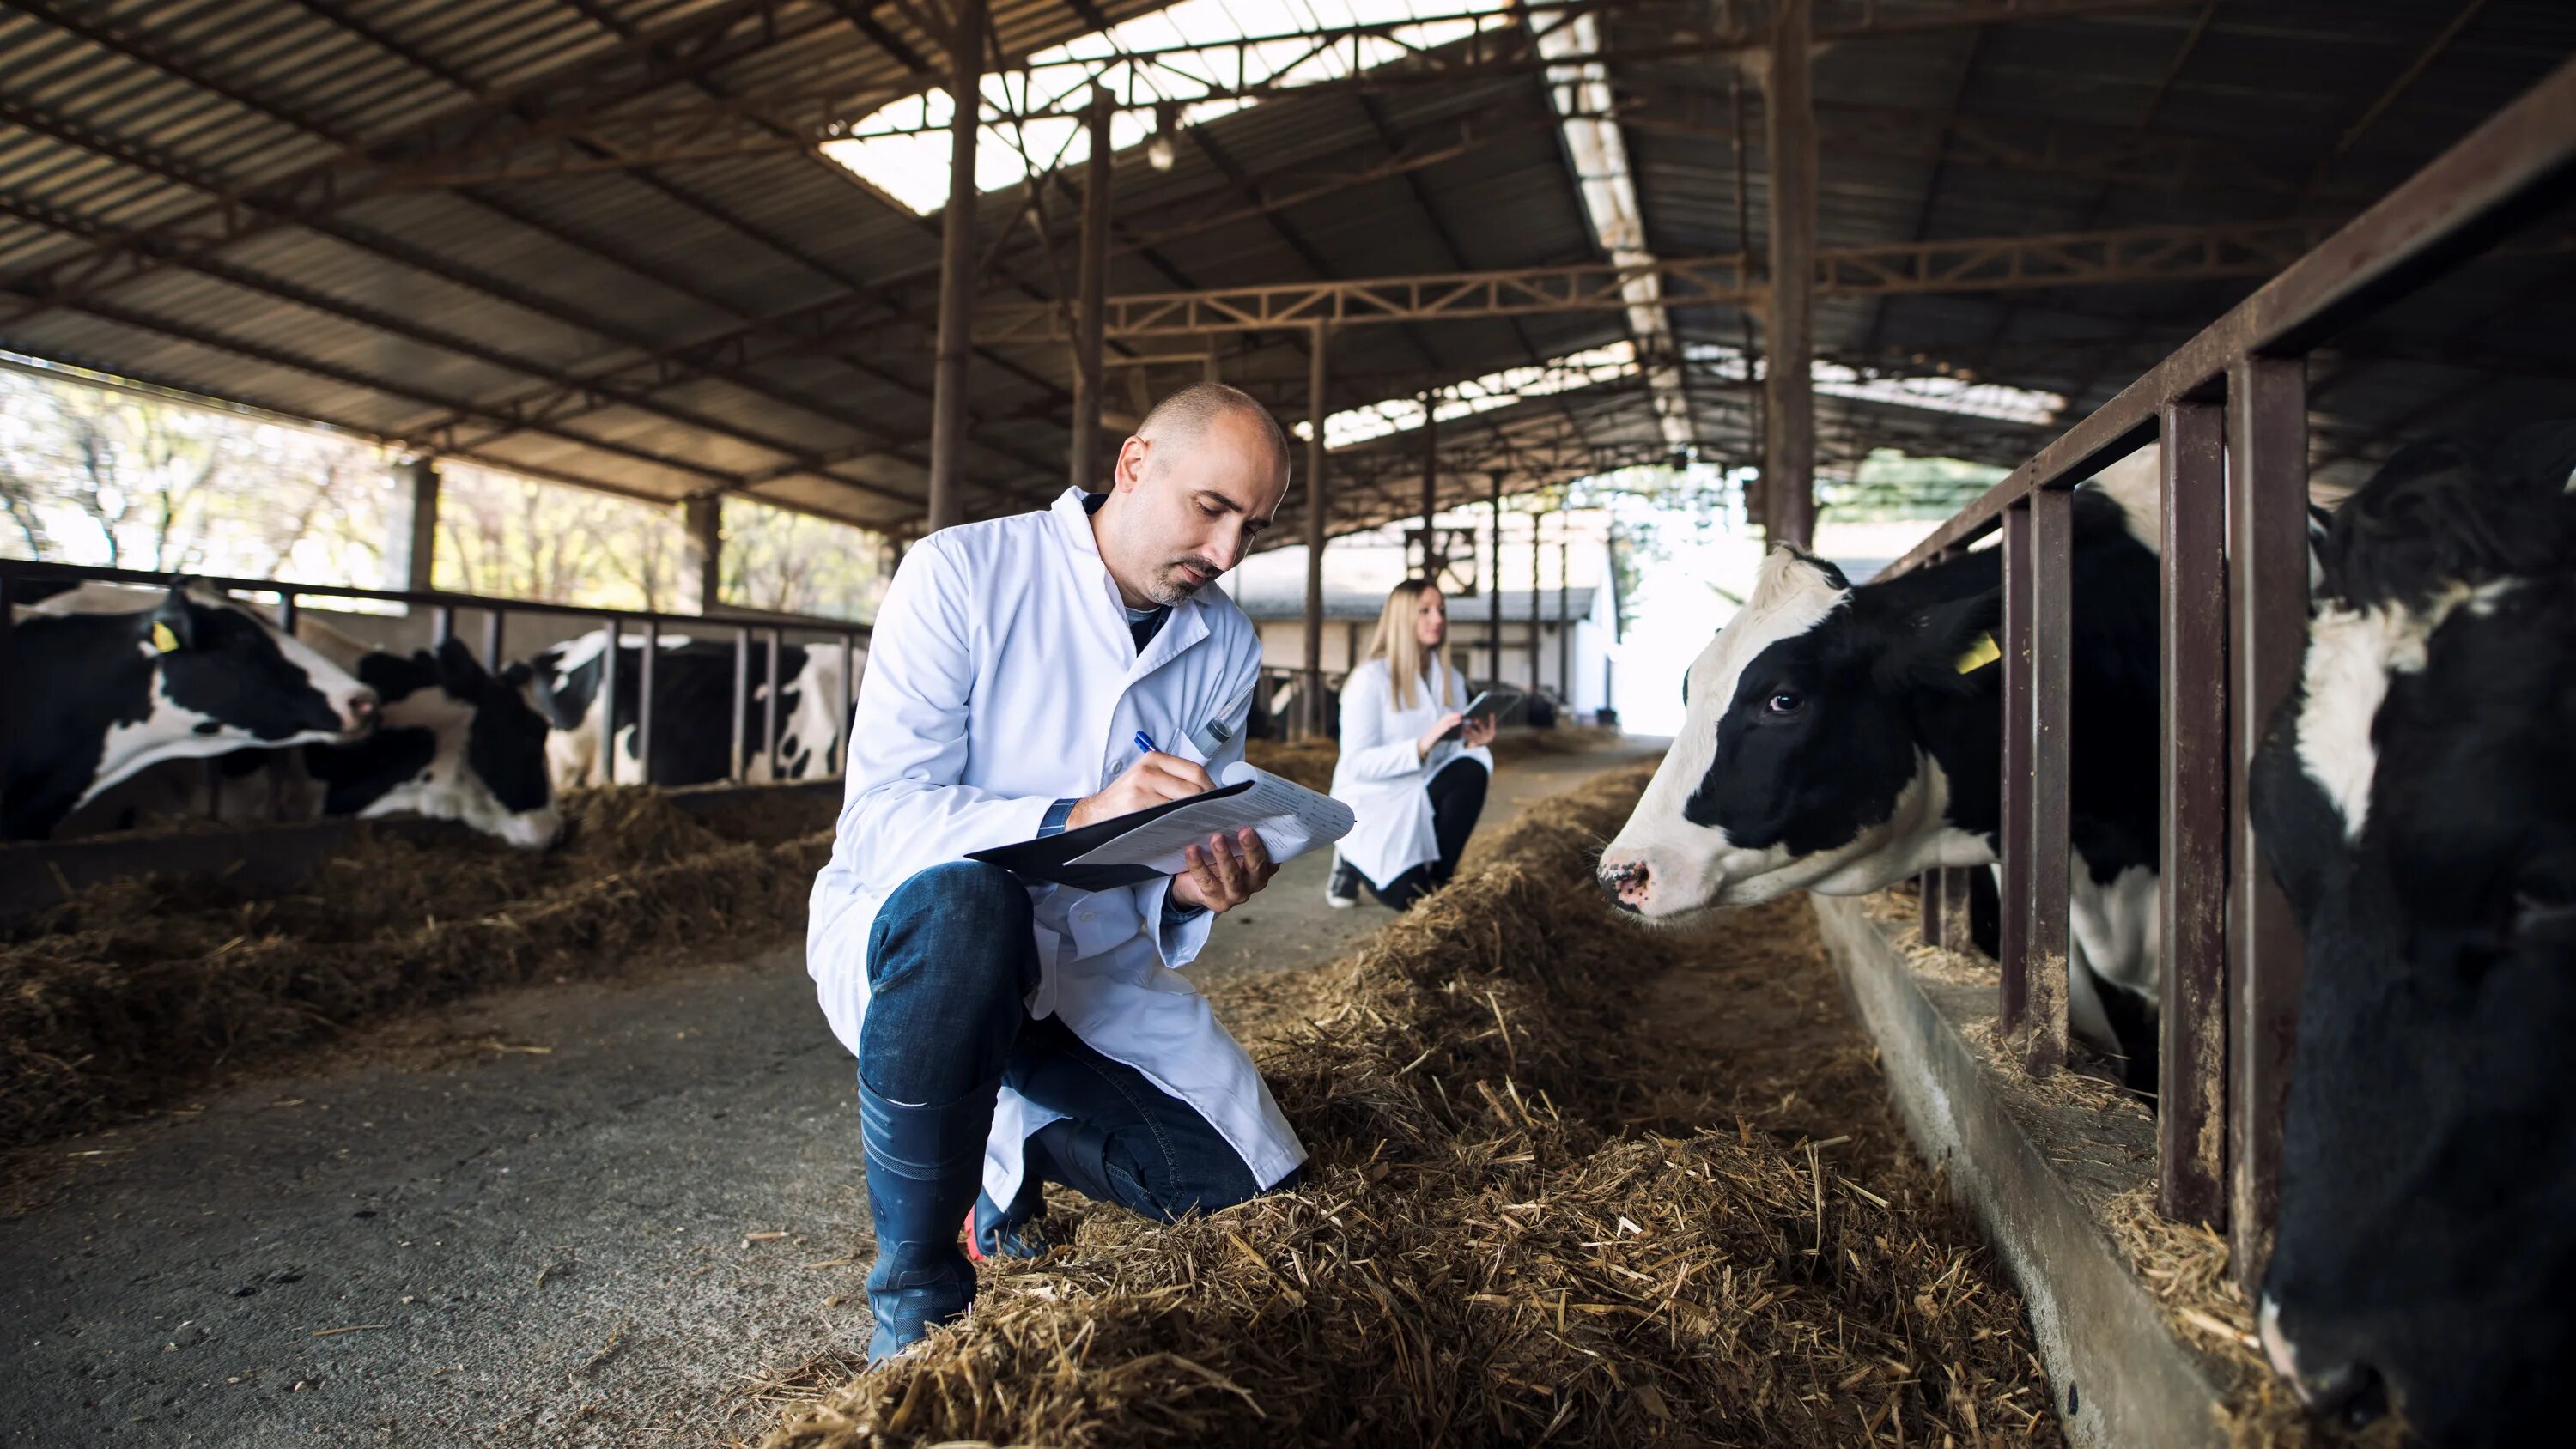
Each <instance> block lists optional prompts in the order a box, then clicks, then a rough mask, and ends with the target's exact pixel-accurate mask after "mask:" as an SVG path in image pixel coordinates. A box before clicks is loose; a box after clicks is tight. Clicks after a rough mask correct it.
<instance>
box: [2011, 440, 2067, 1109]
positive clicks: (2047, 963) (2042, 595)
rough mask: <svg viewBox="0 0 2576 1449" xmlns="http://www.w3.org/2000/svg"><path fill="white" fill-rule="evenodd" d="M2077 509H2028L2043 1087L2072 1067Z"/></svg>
mask: <svg viewBox="0 0 2576 1449" xmlns="http://www.w3.org/2000/svg"><path fill="white" fill-rule="evenodd" d="M2074 502H2075V494H2074V492H2073V490H2071V489H2066V488H2048V489H2042V490H2041V491H2040V492H2038V493H2035V494H2033V495H2031V503H2030V584H2031V610H2030V646H2031V660H2030V666H2029V667H2030V678H2031V692H2030V706H2031V718H2030V731H2031V736H2030V741H2031V743H2030V775H2029V781H2028V789H2029V791H2030V872H2029V876H2028V879H2029V881H2030V906H2029V910H2030V935H2029V937H2028V939H2026V940H2025V941H2024V942H2023V947H2024V949H2025V950H2026V951H2027V952H2028V953H2029V956H2028V960H2029V967H2028V974H2027V977H2026V985H2027V987H2028V989H2029V992H2030V1042H2029V1046H2028V1049H2027V1050H2026V1051H2025V1052H2024V1053H2023V1055H2022V1064H2023V1065H2024V1066H2026V1067H2028V1068H2029V1070H2030V1073H2031V1075H2033V1076H2037V1077H2044V1076H2047V1075H2049V1074H2050V1073H2051V1072H2054V1071H2056V1070H2057V1069H2058V1068H2059V1067H2062V1066H2064V1065H2065V1064H2066V1012H2067V991H2068V986H2067V971H2068V960H2069V957H2070V955H2071V952H2070V950H2069V948H2068V944H2067V943H2068V931H2069V927H2070V924H2071V922H2070V920H2069V915H2068V912H2069V908H2070V906H2071V905H2072V897H2071V896H2070V895H2069V894H2068V892H2069V888H2070V882H2069V881H2068V879H2067V853H2068V850H2069V848H2070V846H2069V842H2070V839H2071V833H2070V832H2071V823H2072V822H2071V820H2070V817H2069V814H2068V809H2067V789H2068V779H2067V732H2066V721H2067V708H2068V700H2069V697H2070V696H2071V695H2072V694H2073V692H2074V691H2073V679H2072V670H2073V665H2074V637H2073V636H2074V630H2075V611H2074V608H2073V607H2072V605H2073V599H2072V594H2073V584H2074V533H2075V525H2074V516H2075V514H2074Z"/></svg>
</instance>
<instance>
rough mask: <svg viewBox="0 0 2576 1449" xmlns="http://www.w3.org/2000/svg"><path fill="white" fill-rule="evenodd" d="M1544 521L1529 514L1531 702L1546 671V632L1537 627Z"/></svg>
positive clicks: (1543, 518)
mask: <svg viewBox="0 0 2576 1449" xmlns="http://www.w3.org/2000/svg"><path fill="white" fill-rule="evenodd" d="M1546 521H1547V515H1546V514H1544V513H1533V514H1531V515H1530V615H1529V619H1530V687H1529V692H1530V698H1531V700H1533V701H1535V700H1536V699H1537V698H1538V690H1539V676H1540V675H1541V674H1542V673H1544V672H1545V671H1546V668H1547V666H1546V664H1545V663H1544V662H1543V660H1544V658H1545V650H1546V647H1547V640H1546V638H1545V634H1546V631H1545V630H1544V629H1543V628H1541V627H1540V625H1539V617H1538V593H1539V589H1538V569H1539V554H1540V552H1541V550H1542V549H1543V548H1544V545H1542V544H1541V543H1540V542H1539V541H1538V536H1539V525H1541V524H1543V523H1545V522H1546Z"/></svg>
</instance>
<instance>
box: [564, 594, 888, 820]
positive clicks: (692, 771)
mask: <svg viewBox="0 0 2576 1449" xmlns="http://www.w3.org/2000/svg"><path fill="white" fill-rule="evenodd" d="M607 637H608V636H607V632H606V631H605V630H593V631H591V632H590V633H588V634H584V635H582V636H580V637H579V638H575V639H568V640H566V641H564V642H563V643H561V644H558V645H556V646H554V647H553V648H551V649H547V650H544V651H542V652H540V653H539V654H538V655H536V657H535V658H534V659H533V660H532V661H531V663H532V664H533V666H534V668H535V671H536V673H535V686H536V692H537V696H538V698H539V699H540V701H542V703H543V705H544V708H545V711H546V715H547V717H548V719H549V720H551V721H552V722H553V724H554V727H555V735H554V737H553V739H552V740H551V741H550V742H549V743H548V745H547V757H548V759H549V760H550V761H551V763H552V766H553V770H554V778H555V784H556V786H557V788H559V789H572V788H574V787H576V786H579V785H595V784H602V783H608V782H614V783H617V784H641V783H642V782H643V780H644V768H643V763H642V761H641V759H640V757H639V756H638V754H637V748H638V737H639V735H640V733H641V732H640V731H639V730H638V728H637V724H638V718H639V717H638V702H639V701H640V700H641V699H642V698H643V666H644V645H643V638H642V636H641V635H635V634H630V635H627V636H625V637H624V638H623V639H622V640H621V641H620V646H619V648H618V651H617V701H616V710H617V713H616V739H617V748H616V751H615V757H614V760H613V762H612V765H611V767H610V768H607V769H603V768H602V767H601V764H600V760H599V740H600V730H599V707H600V689H599V681H600V674H601V672H602V670H601V663H602V660H601V655H602V653H603V646H604V645H605V644H606V642H607ZM658 646H659V647H658V648H657V650H656V652H655V654H654V661H653V773H652V778H653V783H655V784H657V785H703V784H708V783H711V782H714V781H718V780H722V779H724V778H726V776H727V774H728V772H729V771H730V769H731V767H732V763H733V729H732V726H731V725H730V724H729V723H728V722H727V721H728V720H729V718H730V717H731V715H732V713H733V666H734V651H733V645H732V643H731V642H730V641H723V642H718V641H709V640H702V639H691V638H689V637H688V636H685V635H663V636H661V638H660V639H659V640H658ZM749 652H750V658H749V660H748V664H747V667H748V677H749V683H748V685H747V686H746V688H745V690H744V717H743V726H742V738H743V754H744V760H743V768H744V776H745V778H746V779H749V780H753V781H765V780H769V779H772V778H775V779H779V780H814V779H821V778H823V777H824V776H825V775H828V774H829V773H831V771H832V769H833V766H834V763H835V756H836V753H837V749H836V747H837V746H838V745H839V743H840V739H841V734H842V731H843V729H844V728H845V726H846V722H847V720H848V718H849V712H850V704H851V700H852V693H851V686H850V683H849V680H848V678H847V674H848V671H847V670H846V669H845V668H844V667H843V664H842V651H841V648H840V646H839V645H837V644H826V645H822V646H820V647H816V648H810V649H809V648H806V647H805V646H803V645H797V644H783V643H782V644H781V645H780V646H779V649H778V672H779V674H780V676H781V677H783V678H784V679H785V680H786V681H787V683H786V687H785V689H784V690H782V691H781V692H780V694H779V696H778V770H777V773H776V775H775V776H774V777H773V776H772V774H771V773H770V769H769V762H768V757H767V755H766V753H765V752H764V751H763V750H762V749H761V731H762V728H763V724H764V721H765V719H766V712H767V710H768V698H769V679H768V669H769V663H768V650H767V649H766V648H765V647H764V646H763V645H762V643H761V641H760V640H758V639H756V638H755V639H754V640H753V642H752V647H751V649H750V651H749ZM856 654H857V660H858V662H859V663H860V664H861V665H864V664H865V662H866V659H867V655H866V652H865V651H864V650H860V651H856Z"/></svg>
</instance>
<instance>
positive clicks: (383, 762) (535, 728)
mask: <svg viewBox="0 0 2576 1449" xmlns="http://www.w3.org/2000/svg"><path fill="white" fill-rule="evenodd" d="M296 637H297V638H298V639H299V640H300V641H301V642H303V643H305V644H308V645H310V646H312V648H313V649H315V650H316V651H317V652H319V653H320V654H321V655H322V656H323V657H324V658H326V659H328V660H330V661H331V662H332V663H333V664H335V665H337V666H338V667H340V668H341V669H343V670H344V671H346V672H348V673H349V674H351V675H353V676H355V677H356V678H357V679H358V681H359V682H360V683H362V684H365V685H366V686H368V687H369V688H371V689H373V690H375V691H376V695H377V699H378V710H377V714H378V724H377V727H376V728H375V730H373V731H372V732H370V733H369V734H368V735H366V736H365V737H364V738H361V739H356V740H346V741H332V742H328V743H321V744H308V745H305V746H303V747H301V748H297V749H255V750H236V751H234V752H232V753H230V754H227V755H223V756H221V757H219V758H217V759H214V760H212V761H196V760H172V761H167V762H164V763H162V764H159V765H155V766H153V767H151V768H149V769H146V770H143V771H141V772H139V773H137V774H135V775H134V776H133V777H131V778H129V779H127V780H126V781H124V782H123V783H122V784H119V785H117V786H115V787H114V788H111V789H108V790H104V791H101V792H99V793H98V794H97V795H96V796H95V797H94V798H92V799H91V800H89V801H88V802H87V803H85V804H84V805H82V807H81V808H80V809H78V810H76V811H74V812H72V814H71V815H70V817H69V818H67V819H65V820H64V821H63V822H62V823H61V824H60V825H59V826H58V827H57V828H56V830H55V832H54V833H55V834H56V835H58V836H66V837H68V836H78V835H94V834H99V833H101V832H105V831H112V830H129V829H133V828H135V827H137V826H145V825H153V824H160V823H165V822H169V821H178V820H223V821H231V822H238V823H249V822H272V821H298V820H318V819H321V818H324V817H326V816H334V817H355V818H364V819H374V818H378V817H382V816H388V815H419V816H425V817H427V818H429V819H433V820H455V821H459V822H461V823H463V824H465V825H468V826H471V827H473V828H474V829H476V830H479V831H481V832H483V833H484V834H486V835H491V836H496V837H498V838H499V839H501V840H503V841H505V842H507V843H509V844H511V845H514V846H517V847H520V848H521V849H529V850H535V849H543V848H544V847H546V846H549V845H552V844H553V843H554V842H555V841H556V840H557V839H558V838H559V837H560V836H561V835H562V834H563V816H562V813H561V812H560V811H559V810H557V809H556V807H555V803H554V798H553V796H554V792H553V789H552V784H551V781H550V780H549V778H548V776H547V771H546V741H547V736H548V734H549V733H550V731H549V729H548V726H547V723H546V719H545V717H544V716H543V715H542V714H540V713H538V712H537V710H536V708H535V706H534V704H533V703H532V698H531V696H532V693H533V691H532V690H531V689H530V687H529V683H528V681H529V669H528V666H527V665H525V664H514V665H511V666H510V667H509V668H507V669H505V670H504V671H502V673H501V674H499V675H497V676H496V675H494V674H492V673H491V672H490V671H488V670H486V669H485V668H484V667H483V665H482V664H481V662H480V661H478V660H476V659H475V657H474V654H473V651H471V650H469V649H467V648H466V647H465V646H464V644H462V643H461V642H459V641H457V640H453V639H451V640H448V641H447V642H445V643H443V644H441V645H440V646H439V647H438V648H437V649H436V650H417V651H414V652H413V653H410V654H400V653H395V652H392V651H389V650H383V649H376V648H372V647H370V646H368V645H366V644H363V643H360V642H359V641H357V640H355V639H352V638H350V637H348V636H347V635H345V634H342V633H340V632H339V631H337V630H335V629H332V628H330V627H329V626H327V625H325V624H323V623H321V622H320V621H318V620H315V619H313V618H311V617H310V616H307V617H305V618H303V619H300V620H298V621H297V625H296Z"/></svg>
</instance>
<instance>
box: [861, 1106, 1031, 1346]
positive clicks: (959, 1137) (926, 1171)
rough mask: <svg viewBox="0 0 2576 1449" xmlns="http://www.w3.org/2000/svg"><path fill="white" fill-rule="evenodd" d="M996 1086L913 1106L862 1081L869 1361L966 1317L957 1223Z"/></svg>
mask: <svg viewBox="0 0 2576 1449" xmlns="http://www.w3.org/2000/svg"><path fill="white" fill-rule="evenodd" d="M999 1087H1000V1083H999V1082H993V1083H989V1084H987V1085H984V1086H981V1087H978V1088H976V1089H974V1090H973V1091H970V1092H968V1093H966V1094H965V1095H964V1096H962V1097H959V1098H958V1099H957V1100H955V1101H953V1102H947V1103H941V1104H937V1105H931V1106H920V1107H907V1106H902V1105H899V1104H897V1103H893V1102H889V1101H887V1100H885V1099H884V1098H882V1097H880V1096H878V1095H877V1094H876V1093H874V1092H872V1091H870V1090H868V1088H867V1087H866V1086H865V1085H862V1086H861V1087H860V1088H859V1131H860V1137H861V1140H862V1142H863V1143H864V1144H865V1146H866V1149H867V1159H868V1217H869V1219H870V1220H871V1221H872V1222H874V1223H875V1224H876V1232H877V1260H876V1264H875V1266H873V1267H871V1268H869V1269H868V1311H869V1312H870V1314H872V1315H873V1316H874V1317H875V1319H876V1331H875V1332H874V1333H872V1334H871V1335H870V1336H869V1338H868V1363H869V1364H870V1365H871V1366H873V1365H876V1364H880V1363H883V1362H885V1361H886V1360H887V1359H888V1358H891V1357H893V1356H894V1355H895V1354H897V1353H900V1352H902V1351H903V1350H904V1349H905V1348H907V1347H910V1346H911V1345H912V1344H914V1343H917V1342H919V1341H920V1340H921V1338H922V1337H923V1335H925V1334H927V1333H929V1332H930V1330H932V1329H933V1328H936V1327H938V1326H939V1325H940V1324H943V1323H946V1322H948V1321H950V1320H951V1319H954V1318H958V1317H961V1316H963V1315H964V1313H965V1312H966V1310H967V1308H968V1307H970V1306H972V1305H973V1303H974V1301H975V1265H974V1264H972V1263H970V1262H968V1261H967V1259H966V1254H965V1252H964V1250H962V1249H961V1248H959V1247H958V1245H957V1224H958V1222H959V1221H960V1220H961V1218H962V1217H963V1216H964V1214H965V1213H966V1212H967V1211H968V1210H969V1209H970V1208H971V1207H972V1206H973V1205H974V1202H975V1198H976V1195H977V1193H978V1191H979V1190H980V1185H981V1181H982V1178H983V1175H984V1139H985V1137H986V1136H988V1135H989V1134H990V1133H991V1132H992V1129H993V1098H994V1093H995V1092H996V1091H997V1090H998V1089H999Z"/></svg>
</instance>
